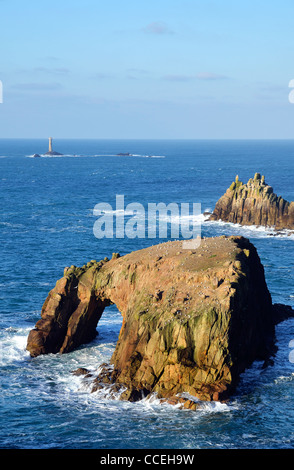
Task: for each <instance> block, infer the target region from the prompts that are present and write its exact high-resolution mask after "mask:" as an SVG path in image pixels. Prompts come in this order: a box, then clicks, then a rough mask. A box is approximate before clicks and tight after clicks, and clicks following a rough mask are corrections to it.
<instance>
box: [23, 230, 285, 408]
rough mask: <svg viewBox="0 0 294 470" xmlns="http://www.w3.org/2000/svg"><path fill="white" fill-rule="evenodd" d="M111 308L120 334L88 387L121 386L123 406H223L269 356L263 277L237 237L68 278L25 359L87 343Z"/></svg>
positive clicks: (162, 249)
mask: <svg viewBox="0 0 294 470" xmlns="http://www.w3.org/2000/svg"><path fill="white" fill-rule="evenodd" d="M111 303H115V304H116V305H117V308H118V309H119V311H120V312H121V314H122V316H123V324H122V328H121V331H120V335H119V339H118V342H117V346H116V349H115V351H114V354H113V357H112V361H111V362H112V367H111V368H109V367H106V368H104V369H103V371H102V372H101V374H100V376H99V377H97V378H96V380H95V384H94V387H96V389H97V388H99V382H102V383H104V384H105V383H109V384H115V385H117V386H118V387H119V386H121V387H122V388H123V390H124V391H123V393H122V399H126V400H130V401H133V400H139V399H141V398H142V397H144V396H146V395H148V394H149V393H151V392H156V393H157V394H158V397H160V398H165V399H167V398H169V399H170V400H171V401H173V400H178V398H176V399H175V397H176V396H177V397H179V396H181V394H183V393H188V394H190V395H191V396H194V397H198V398H199V399H204V400H212V399H213V400H217V399H221V398H225V397H227V396H228V395H229V394H230V393H232V391H233V390H234V387H235V385H236V384H237V381H238V377H239V375H240V373H241V372H243V371H244V369H245V368H246V367H248V366H249V365H250V364H251V363H252V361H254V360H256V359H266V358H267V357H268V355H269V354H270V353H271V351H272V348H273V346H274V327H275V323H276V322H275V320H274V318H273V313H274V310H273V306H272V301H271V296H270V293H269V291H268V289H267V286H266V282H265V278H264V270H263V267H262V264H261V262H260V259H259V256H258V254H257V252H256V249H255V247H254V246H253V245H252V244H251V243H250V242H249V241H248V240H247V239H245V238H243V237H219V238H207V239H202V240H201V244H200V246H199V247H198V248H197V249H195V250H187V249H183V247H182V242H180V241H177V242H168V243H163V244H160V245H156V246H152V247H149V248H146V249H143V250H140V251H137V252H132V253H130V254H128V255H125V256H122V257H119V256H114V257H113V258H112V259H111V260H109V261H108V260H106V259H105V260H104V261H101V262H99V263H97V262H96V261H92V262H90V263H88V264H87V265H85V266H83V267H82V268H77V267H74V266H72V267H70V268H66V269H65V271H64V277H63V278H61V279H60V280H59V281H58V282H57V283H56V286H55V288H54V289H52V291H51V292H50V293H49V295H48V298H47V299H46V301H45V303H44V306H43V309H42V314H41V320H39V321H38V322H37V324H36V327H35V329H33V330H32V331H31V332H30V334H29V337H28V342H27V349H28V350H29V351H30V354H31V355H32V356H37V355H39V354H46V353H57V352H60V353H66V352H69V351H72V350H73V349H75V348H76V347H78V346H79V345H81V344H84V343H87V342H89V341H91V340H92V339H93V338H94V337H95V335H96V326H97V323H98V321H99V318H100V317H101V314H102V312H103V310H104V308H105V307H106V306H108V305H110V304H111ZM187 406H188V405H187ZM191 406H192V405H191ZM193 406H194V405H193Z"/></svg>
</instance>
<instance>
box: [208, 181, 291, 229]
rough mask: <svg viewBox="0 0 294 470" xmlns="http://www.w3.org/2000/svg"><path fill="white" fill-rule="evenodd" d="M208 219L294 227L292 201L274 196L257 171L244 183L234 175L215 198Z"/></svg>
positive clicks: (284, 227) (243, 223)
mask: <svg viewBox="0 0 294 470" xmlns="http://www.w3.org/2000/svg"><path fill="white" fill-rule="evenodd" d="M209 220H223V221H224V222H232V223H235V224H241V225H257V226H265V227H273V228H275V229H276V230H283V229H289V230H294V202H288V201H286V200H285V199H283V198H282V197H281V196H277V195H276V194H275V193H274V192H273V188H272V187H271V186H269V185H268V184H266V182H265V177H264V176H261V175H260V173H255V175H254V178H250V179H249V181H248V183H246V184H243V183H242V182H241V181H240V180H239V177H238V176H236V179H235V181H233V183H232V184H231V186H230V187H229V188H228V189H227V191H226V193H225V194H224V195H223V196H222V197H221V198H220V199H219V200H218V201H217V203H216V206H215V209H214V211H213V213H212V214H211V216H210V218H209Z"/></svg>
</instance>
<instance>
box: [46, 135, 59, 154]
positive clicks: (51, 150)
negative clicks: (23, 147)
mask: <svg viewBox="0 0 294 470" xmlns="http://www.w3.org/2000/svg"><path fill="white" fill-rule="evenodd" d="M52 140H53V139H52V137H49V149H48V152H46V153H44V155H46V156H51V157H53V156H58V155H63V154H62V153H59V152H56V151H55V150H53V148H52Z"/></svg>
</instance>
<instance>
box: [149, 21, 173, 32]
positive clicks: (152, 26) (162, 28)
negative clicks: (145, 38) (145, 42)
mask: <svg viewBox="0 0 294 470" xmlns="http://www.w3.org/2000/svg"><path fill="white" fill-rule="evenodd" d="M142 30H143V31H144V32H145V33H149V34H159V35H160V34H174V31H172V30H171V29H170V27H169V26H168V25H167V24H166V23H164V22H162V21H153V22H152V23H149V24H148V25H147V26H145V27H144V28H142Z"/></svg>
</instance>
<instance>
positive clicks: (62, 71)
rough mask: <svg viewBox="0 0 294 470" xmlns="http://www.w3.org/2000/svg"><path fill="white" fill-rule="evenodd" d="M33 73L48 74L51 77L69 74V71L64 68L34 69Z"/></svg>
mask: <svg viewBox="0 0 294 470" xmlns="http://www.w3.org/2000/svg"><path fill="white" fill-rule="evenodd" d="M34 72H41V73H48V74H53V75H67V74H69V69H67V68H65V67H56V68H49V67H35V68H34Z"/></svg>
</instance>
